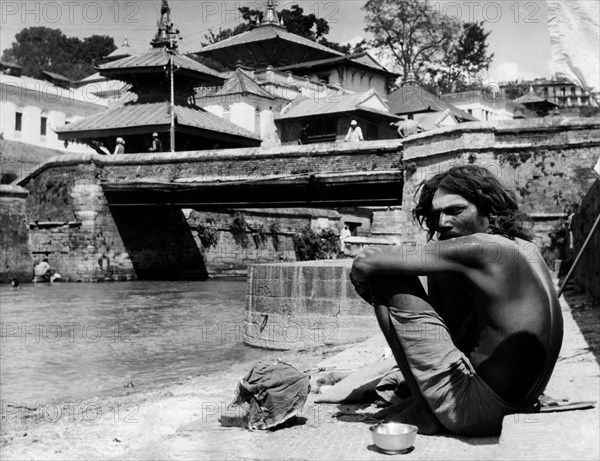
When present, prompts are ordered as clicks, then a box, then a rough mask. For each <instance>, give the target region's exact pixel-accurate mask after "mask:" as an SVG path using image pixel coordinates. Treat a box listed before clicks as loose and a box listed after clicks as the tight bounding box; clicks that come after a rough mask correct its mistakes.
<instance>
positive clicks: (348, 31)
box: [0, 0, 553, 81]
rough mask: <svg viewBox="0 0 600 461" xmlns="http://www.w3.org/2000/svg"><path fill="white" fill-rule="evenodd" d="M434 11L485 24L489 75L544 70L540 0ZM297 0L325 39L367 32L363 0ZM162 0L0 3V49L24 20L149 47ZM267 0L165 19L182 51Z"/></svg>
mask: <svg viewBox="0 0 600 461" xmlns="http://www.w3.org/2000/svg"><path fill="white" fill-rule="evenodd" d="M430 3H431V4H432V5H433V6H434V8H436V9H437V10H438V11H440V12H442V13H444V14H447V15H449V16H452V17H455V18H460V19H461V20H463V21H484V28H485V29H486V30H488V31H491V34H490V36H489V37H488V42H489V47H488V50H489V51H490V52H492V53H494V59H493V62H492V65H491V66H490V69H489V71H488V76H487V77H488V79H489V80H490V81H506V80H514V79H517V78H518V79H531V78H536V77H550V76H551V74H552V72H553V70H552V63H551V54H550V36H549V33H548V27H547V21H548V18H547V12H546V3H545V1H544V0H497V1H487V0H482V1H477V0H456V1H452V0H430ZM294 4H298V5H300V7H301V8H303V9H304V13H305V14H310V13H313V14H315V15H316V16H317V17H321V18H324V19H326V20H327V21H328V23H329V25H330V33H329V35H328V36H327V38H328V39H329V40H331V41H335V42H340V43H348V42H352V43H354V42H358V41H360V39H361V38H369V36H368V34H367V33H366V32H364V27H365V23H364V11H362V9H361V8H362V6H363V5H364V4H365V1H364V0H344V1H332V0H325V1H317V0H295V1H294V0H279V1H278V2H277V9H278V10H281V9H284V8H290V7H291V6H292V5H294ZM160 5H161V1H160V0H143V1H127V0H118V1H117V0H95V1H92V0H90V1H88V0H79V1H78V0H64V1H62V0H58V1H50V0H48V1H47V0H40V1H35V0H26V1H22V0H21V1H11V0H2V2H0V6H1V15H2V17H1V18H0V48H1V49H2V50H4V49H5V48H9V47H10V46H11V44H12V42H13V41H14V40H15V34H16V33H18V32H19V31H20V30H22V29H23V28H25V27H32V26H46V27H52V28H58V29H61V30H62V31H63V32H64V33H65V34H66V35H67V36H77V37H80V38H84V37H87V36H90V35H93V34H100V35H108V36H111V37H113V38H114V40H115V44H116V45H117V46H119V45H121V44H122V42H123V40H124V38H127V40H128V41H129V44H130V46H131V47H132V48H133V49H135V50H137V51H145V50H147V49H148V48H149V42H150V40H151V38H152V37H153V36H154V34H155V33H156V21H157V19H158V17H159V12H160ZM265 5H266V0H252V1H244V0H242V1H225V0H220V1H198V0H170V1H169V6H170V7H171V21H172V22H173V23H174V24H175V26H176V28H178V29H179V31H180V32H181V37H182V38H183V40H182V42H181V44H180V50H181V51H184V52H193V51H198V50H199V49H200V48H201V42H202V41H205V40H204V34H206V33H207V32H208V30H209V29H212V30H214V31H218V29H219V28H220V27H222V28H229V27H232V26H234V25H235V24H237V23H239V22H240V20H241V18H240V15H239V13H238V12H237V7H238V6H249V7H251V8H253V9H258V8H260V9H264V7H265Z"/></svg>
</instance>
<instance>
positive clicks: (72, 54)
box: [2, 27, 116, 80]
mask: <svg viewBox="0 0 600 461" xmlns="http://www.w3.org/2000/svg"><path fill="white" fill-rule="evenodd" d="M15 39H16V41H15V42H13V44H12V46H11V48H8V49H6V50H4V53H3V55H2V60H4V61H8V62H13V63H15V64H17V65H19V66H21V67H23V75H27V76H30V77H34V78H43V74H42V72H43V71H44V70H46V71H50V72H55V73H58V74H61V75H64V76H65V77H67V78H69V79H70V80H79V79H81V78H84V77H87V76H88V75H90V74H92V73H94V67H93V62H94V60H99V59H102V58H103V57H105V56H106V55H108V54H110V53H111V52H112V51H114V50H115V49H116V46H115V42H114V40H113V39H112V38H111V37H107V36H103V35H92V36H90V37H87V38H85V39H84V40H80V39H79V38H77V37H67V36H66V35H65V34H64V33H63V32H62V31H61V30H60V29H51V28H48V27H27V28H25V29H23V30H22V31H21V32H19V33H18V34H17V35H16V36H15Z"/></svg>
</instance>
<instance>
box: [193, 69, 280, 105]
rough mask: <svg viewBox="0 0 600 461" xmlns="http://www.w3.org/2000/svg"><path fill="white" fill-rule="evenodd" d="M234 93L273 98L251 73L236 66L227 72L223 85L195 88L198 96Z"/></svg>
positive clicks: (206, 96) (209, 96) (207, 96)
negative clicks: (227, 75)
mask: <svg viewBox="0 0 600 461" xmlns="http://www.w3.org/2000/svg"><path fill="white" fill-rule="evenodd" d="M234 94H243V95H247V94H251V95H255V96H259V97H262V98H266V99H275V96H273V95H272V94H271V93H269V92H268V91H267V90H265V89H264V88H263V87H262V86H261V85H260V84H259V83H258V82H257V81H256V80H255V79H254V77H253V76H252V73H251V72H249V71H245V70H243V69H241V68H237V69H236V70H234V71H232V72H231V73H230V74H229V77H228V78H227V80H225V83H224V84H223V86H220V87H217V88H214V87H213V88H206V87H202V88H199V89H198V90H197V93H196V96H197V97H199V98H211V97H216V96H219V97H222V96H227V95H234Z"/></svg>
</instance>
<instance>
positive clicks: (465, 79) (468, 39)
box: [425, 22, 494, 93]
mask: <svg viewBox="0 0 600 461" xmlns="http://www.w3.org/2000/svg"><path fill="white" fill-rule="evenodd" d="M489 35H490V32H486V31H485V30H484V29H483V22H481V23H478V22H468V23H464V24H462V34H461V35H460V37H459V38H458V40H455V41H454V42H452V43H451V44H450V47H449V49H448V51H447V53H445V56H444V58H443V60H442V62H441V63H439V64H438V63H432V64H430V65H429V66H428V68H427V71H426V72H427V77H428V78H426V79H425V80H426V82H425V83H426V84H425V86H426V87H428V88H429V89H430V90H432V91H435V92H438V93H451V92H454V91H465V90H468V89H470V88H472V87H478V86H479V82H478V81H477V75H478V74H479V73H480V72H481V71H483V70H486V69H488V68H489V66H490V63H491V62H492V58H493V56H494V55H493V54H491V55H488V53H487V47H488V44H487V43H486V40H487V38H488V36H489Z"/></svg>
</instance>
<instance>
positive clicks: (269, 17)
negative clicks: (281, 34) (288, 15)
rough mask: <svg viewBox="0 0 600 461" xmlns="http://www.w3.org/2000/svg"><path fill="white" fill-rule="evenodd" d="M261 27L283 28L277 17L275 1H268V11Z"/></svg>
mask: <svg viewBox="0 0 600 461" xmlns="http://www.w3.org/2000/svg"><path fill="white" fill-rule="evenodd" d="M282 21H283V19H282ZM260 25H261V26H277V27H283V24H282V22H280V21H279V18H278V17H277V11H275V2H274V1H273V0H267V10H266V11H265V14H264V16H263V18H262V21H261V22H260Z"/></svg>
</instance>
